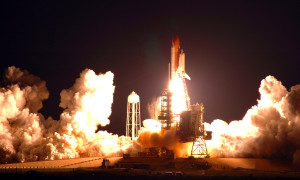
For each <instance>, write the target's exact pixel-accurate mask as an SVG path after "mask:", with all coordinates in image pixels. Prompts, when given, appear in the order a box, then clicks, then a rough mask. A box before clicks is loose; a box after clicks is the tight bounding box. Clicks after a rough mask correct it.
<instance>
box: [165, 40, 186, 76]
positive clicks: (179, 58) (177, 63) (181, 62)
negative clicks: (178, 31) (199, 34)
mask: <svg viewBox="0 0 300 180" xmlns="http://www.w3.org/2000/svg"><path fill="white" fill-rule="evenodd" d="M170 75H171V77H170V80H173V79H174V78H175V77H179V78H186V79H189V80H190V79H191V78H190V77H189V76H188V75H187V74H186V73H185V54H184V52H183V50H182V49H180V41H179V38H178V36H175V37H174V38H173V40H172V47H171V74H170Z"/></svg>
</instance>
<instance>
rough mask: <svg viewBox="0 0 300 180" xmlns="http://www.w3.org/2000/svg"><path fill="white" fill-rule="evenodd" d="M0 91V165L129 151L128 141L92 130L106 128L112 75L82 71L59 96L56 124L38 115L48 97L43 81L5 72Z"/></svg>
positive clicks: (16, 70) (13, 70)
mask: <svg viewBox="0 0 300 180" xmlns="http://www.w3.org/2000/svg"><path fill="white" fill-rule="evenodd" d="M4 85H5V87H2V88H1V89H0V162H18V161H21V162H24V161H35V160H48V159H49V160H52V159H62V158H75V157H83V156H103V155H114V154H118V153H120V152H125V151H127V150H128V149H129V147H130V146H131V141H130V139H129V138H126V137H124V136H121V137H119V136H118V135H113V134H111V133H108V132H107V131H99V132H97V133H95V131H96V129H97V125H101V126H106V125H107V124H109V123H110V121H109V119H108V118H109V116H110V115H111V105H112V102H113V93H114V85H113V73H111V72H107V73H106V74H99V75H96V74H95V73H94V72H93V71H92V70H89V69H86V70H84V71H83V72H82V73H81V75H80V78H78V79H77V80H76V82H75V84H74V85H73V86H72V87H71V88H70V89H67V90H63V91H62V92H61V103H60V107H62V108H64V109H65V110H64V111H63V113H62V114H61V115H60V120H58V121H57V120H53V119H52V118H48V119H47V120H45V119H44V118H43V116H42V115H41V114H39V113H38V110H39V109H40V108H42V101H43V100H45V99H47V98H48V96H49V92H48V90H47V88H46V83H45V81H41V80H40V79H39V78H38V77H36V76H33V75H30V74H29V73H28V72H27V71H23V72H22V71H21V70H20V69H19V68H16V67H13V66H12V67H9V68H8V70H7V72H6V74H5V79H4Z"/></svg>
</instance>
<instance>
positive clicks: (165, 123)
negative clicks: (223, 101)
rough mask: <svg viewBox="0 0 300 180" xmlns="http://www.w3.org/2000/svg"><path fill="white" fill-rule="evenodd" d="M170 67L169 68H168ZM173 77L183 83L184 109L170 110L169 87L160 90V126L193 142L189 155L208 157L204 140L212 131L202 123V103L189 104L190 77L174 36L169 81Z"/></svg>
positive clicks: (209, 138)
mask: <svg viewBox="0 0 300 180" xmlns="http://www.w3.org/2000/svg"><path fill="white" fill-rule="evenodd" d="M170 67H171V68H170ZM175 78H177V79H180V81H181V82H182V83H183V88H184V98H185V106H186V110H185V111H182V112H181V113H180V114H176V113H175V112H173V110H172V105H173V104H172V103H173V99H172V95H173V93H172V92H171V91H170V89H164V90H162V92H161V112H160V115H159V116H158V120H159V121H160V123H161V128H162V129H165V130H168V129H170V128H171V127H174V128H176V134H177V136H179V138H180V141H181V142H184V143H185V142H193V146H192V150H191V156H200V157H209V154H208V152H207V147H206V140H211V138H212V132H211V131H206V130H205V128H204V124H203V113H204V106H203V104H198V103H196V104H194V105H190V98H189V95H188V90H187V86H186V81H185V80H186V79H188V80H190V77H189V76H188V75H187V74H186V73H185V54H184V52H183V50H181V49H180V41H179V38H178V36H176V37H175V38H174V39H173V41H172V47H171V66H170V65H169V81H172V80H174V79H175Z"/></svg>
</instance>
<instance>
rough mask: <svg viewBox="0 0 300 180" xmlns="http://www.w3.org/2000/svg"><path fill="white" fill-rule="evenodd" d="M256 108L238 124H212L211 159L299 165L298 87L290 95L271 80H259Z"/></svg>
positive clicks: (299, 115)
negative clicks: (288, 161)
mask: <svg viewBox="0 0 300 180" xmlns="http://www.w3.org/2000/svg"><path fill="white" fill-rule="evenodd" d="M259 92H260V95H261V96H260V99H259V100H258V104H257V105H256V106H253V107H252V108H251V109H249V110H248V111H247V113H246V115H245V116H244V118H243V119H242V120H240V121H232V122H230V123H229V124H227V123H226V122H224V121H222V120H214V121H213V122H212V123H211V124H205V127H206V129H207V130H212V131H213V140H212V141H207V145H208V149H209V152H210V154H211V156H217V157H261V158H281V159H291V160H293V162H294V163H300V85H296V86H293V87H292V88H291V89H290V91H287V89H286V88H285V87H284V86H283V85H282V83H281V82H280V81H278V80H277V79H275V77H273V76H268V77H266V78H265V79H263V80H262V82H261V86H260V88H259Z"/></svg>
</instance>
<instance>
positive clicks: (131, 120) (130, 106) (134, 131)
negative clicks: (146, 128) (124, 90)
mask: <svg viewBox="0 0 300 180" xmlns="http://www.w3.org/2000/svg"><path fill="white" fill-rule="evenodd" d="M140 129H141V113H140V97H139V95H137V94H136V93H135V92H134V91H132V93H131V94H130V95H129V96H128V102H127V120H126V136H129V137H131V138H132V139H134V138H136V137H137V136H138V131H139V130H140Z"/></svg>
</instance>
